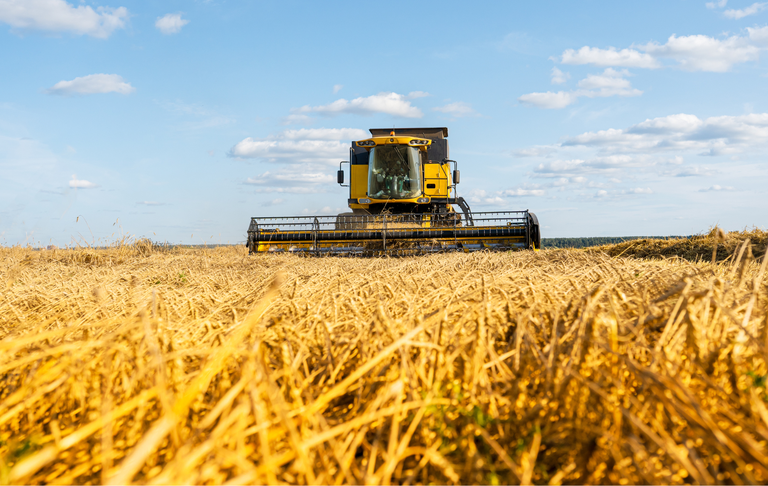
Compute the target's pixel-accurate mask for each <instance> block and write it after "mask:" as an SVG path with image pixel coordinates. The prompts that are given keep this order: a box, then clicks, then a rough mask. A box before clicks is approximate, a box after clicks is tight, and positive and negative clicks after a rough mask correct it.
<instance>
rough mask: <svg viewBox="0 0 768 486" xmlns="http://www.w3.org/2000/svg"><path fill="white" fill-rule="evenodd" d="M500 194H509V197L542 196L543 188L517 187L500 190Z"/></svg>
mask: <svg viewBox="0 0 768 486" xmlns="http://www.w3.org/2000/svg"><path fill="white" fill-rule="evenodd" d="M501 195H502V196H509V197H523V196H543V195H544V190H543V189H526V188H522V187H518V188H516V189H507V190H506V191H501Z"/></svg>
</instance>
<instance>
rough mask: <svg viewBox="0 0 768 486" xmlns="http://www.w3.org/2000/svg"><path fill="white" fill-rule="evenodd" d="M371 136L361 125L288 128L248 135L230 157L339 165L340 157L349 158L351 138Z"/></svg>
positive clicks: (357, 138)
mask: <svg viewBox="0 0 768 486" xmlns="http://www.w3.org/2000/svg"><path fill="white" fill-rule="evenodd" d="M369 136H370V135H369V134H368V132H366V131H364V130H361V129H358V128H301V129H298V130H285V131H283V132H280V133H278V134H276V135H271V136H269V137H266V138H262V139H257V138H253V137H248V138H246V139H244V140H242V141H241V142H239V143H238V144H236V145H235V146H234V147H232V150H231V151H230V156H232V157H238V158H253V159H263V160H266V161H270V162H283V163H295V162H309V163H318V164H333V165H337V164H338V163H339V161H340V160H345V159H348V157H349V155H348V154H349V147H350V142H351V141H352V140H360V139H364V138H368V137H369Z"/></svg>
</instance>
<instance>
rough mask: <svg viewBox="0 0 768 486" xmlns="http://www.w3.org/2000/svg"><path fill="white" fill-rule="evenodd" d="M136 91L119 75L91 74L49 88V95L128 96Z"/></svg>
mask: <svg viewBox="0 0 768 486" xmlns="http://www.w3.org/2000/svg"><path fill="white" fill-rule="evenodd" d="M134 91H136V88H134V87H133V86H131V84H130V83H127V82H126V81H125V80H123V78H122V77H121V76H118V75H117V74H89V75H88V76H82V77H79V78H75V79H73V80H72V81H59V82H58V83H56V84H54V85H53V86H52V87H51V88H49V89H48V90H47V93H50V94H58V95H73V94H96V93H120V94H124V95H126V94H130V93H133V92H134Z"/></svg>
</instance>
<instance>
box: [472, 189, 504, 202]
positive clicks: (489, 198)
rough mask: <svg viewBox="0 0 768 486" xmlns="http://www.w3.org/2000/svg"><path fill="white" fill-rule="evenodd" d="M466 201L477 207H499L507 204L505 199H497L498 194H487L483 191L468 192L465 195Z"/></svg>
mask: <svg viewBox="0 0 768 486" xmlns="http://www.w3.org/2000/svg"><path fill="white" fill-rule="evenodd" d="M467 200H468V201H469V202H470V203H472V204H475V205H478V206H501V205H504V204H506V202H507V201H506V199H504V198H502V197H499V196H498V194H496V195H493V194H489V193H488V191H486V190H484V189H476V190H473V191H470V192H469V194H468V195H467Z"/></svg>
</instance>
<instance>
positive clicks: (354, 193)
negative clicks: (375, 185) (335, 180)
mask: <svg viewBox="0 0 768 486" xmlns="http://www.w3.org/2000/svg"><path fill="white" fill-rule="evenodd" d="M349 184H350V187H349V189H350V198H352V199H358V198H361V197H365V193H366V192H368V166H367V165H353V166H352V174H351V176H350V182H349Z"/></svg>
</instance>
